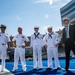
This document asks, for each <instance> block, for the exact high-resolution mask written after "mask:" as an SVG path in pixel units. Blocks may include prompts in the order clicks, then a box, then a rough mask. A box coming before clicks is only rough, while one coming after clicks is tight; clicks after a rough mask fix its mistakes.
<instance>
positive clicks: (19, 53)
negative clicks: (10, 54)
mask: <svg viewBox="0 0 75 75" xmlns="http://www.w3.org/2000/svg"><path fill="white" fill-rule="evenodd" d="M13 41H16V48H15V53H14V68H13V70H16V69H18V67H17V66H18V60H19V57H20V60H21V64H22V69H23V70H26V61H25V48H22V45H24V44H25V41H26V42H28V41H29V39H28V38H27V37H26V36H25V35H23V34H18V35H16V36H15V37H14V38H13Z"/></svg>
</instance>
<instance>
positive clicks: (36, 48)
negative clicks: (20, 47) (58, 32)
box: [31, 33, 43, 68]
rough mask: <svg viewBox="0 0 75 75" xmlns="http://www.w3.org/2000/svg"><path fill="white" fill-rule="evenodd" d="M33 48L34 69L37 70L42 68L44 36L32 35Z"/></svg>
mask: <svg viewBox="0 0 75 75" xmlns="http://www.w3.org/2000/svg"><path fill="white" fill-rule="evenodd" d="M31 47H32V48H33V61H34V68H37V66H38V68H42V47H43V36H42V35H41V34H40V33H34V34H33V35H31ZM37 58H38V64H37Z"/></svg>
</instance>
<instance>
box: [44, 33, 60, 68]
mask: <svg viewBox="0 0 75 75" xmlns="http://www.w3.org/2000/svg"><path fill="white" fill-rule="evenodd" d="M60 40H61V39H60V36H59V34H58V33H48V34H46V35H45V36H44V38H43V41H44V44H45V45H47V57H48V68H52V67H53V66H52V56H54V59H55V68H58V67H59V68H60V64H59V60H58V47H55V44H58V43H60Z"/></svg>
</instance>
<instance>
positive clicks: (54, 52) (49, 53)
mask: <svg viewBox="0 0 75 75" xmlns="http://www.w3.org/2000/svg"><path fill="white" fill-rule="evenodd" d="M52 56H53V57H54V59H55V68H58V67H60V64H59V60H58V48H56V47H55V48H51V47H48V48H47V58H48V67H49V68H52V67H53V65H52Z"/></svg>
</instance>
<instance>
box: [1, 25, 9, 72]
mask: <svg viewBox="0 0 75 75" xmlns="http://www.w3.org/2000/svg"><path fill="white" fill-rule="evenodd" d="M0 28H1V32H0V55H1V59H2V64H1V65H2V67H1V69H0V72H2V71H4V68H5V59H6V57H7V50H8V49H9V42H10V39H9V37H8V35H7V34H6V33H5V30H6V26H5V25H1V26H0Z"/></svg>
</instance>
